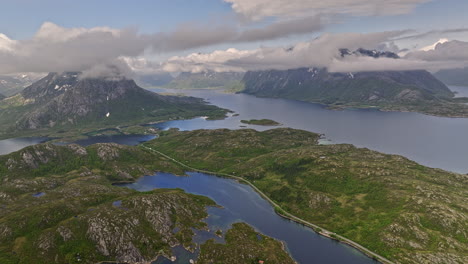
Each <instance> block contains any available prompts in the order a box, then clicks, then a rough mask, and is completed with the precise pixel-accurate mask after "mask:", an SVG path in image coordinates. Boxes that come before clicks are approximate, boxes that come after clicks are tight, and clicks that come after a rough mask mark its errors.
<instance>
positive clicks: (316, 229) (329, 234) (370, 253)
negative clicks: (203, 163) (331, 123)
mask: <svg viewBox="0 0 468 264" xmlns="http://www.w3.org/2000/svg"><path fill="white" fill-rule="evenodd" d="M139 146H140V147H142V148H144V149H148V150H150V151H151V152H153V153H157V154H159V155H161V156H163V157H165V158H167V159H169V160H171V161H173V162H175V163H177V164H179V165H180V166H182V167H185V168H187V169H189V170H191V171H194V172H201V173H206V174H210V175H213V176H215V177H225V178H231V179H235V180H237V181H238V182H240V183H244V184H247V185H249V186H250V187H252V188H253V189H254V191H255V192H257V193H258V194H259V195H260V196H261V197H262V198H264V199H265V200H266V201H267V202H268V203H270V205H272V206H273V209H275V213H276V214H278V215H279V216H281V217H283V218H285V219H288V220H290V221H293V222H296V223H298V224H302V225H304V226H306V227H309V228H311V229H312V230H313V231H314V232H315V233H317V234H319V235H321V236H324V237H327V238H329V239H332V240H335V241H337V242H340V243H343V244H346V245H348V246H350V247H352V248H355V249H357V250H358V251H359V252H361V253H363V254H364V255H366V256H367V257H369V258H371V259H373V260H375V261H377V262H379V263H382V264H395V262H392V261H390V260H388V259H386V258H385V257H383V256H380V255H378V254H377V253H375V252H373V251H371V250H369V249H367V248H366V247H364V246H362V245H360V244H358V243H357V242H354V241H352V240H350V239H348V238H345V237H343V236H341V235H339V234H336V233H335V232H331V231H329V230H327V229H325V228H322V227H320V226H318V225H315V224H313V223H310V222H308V221H306V220H304V219H301V218H299V217H296V216H294V215H293V214H290V213H288V212H287V211H285V210H283V209H282V208H281V206H279V205H278V204H277V203H275V202H274V201H273V200H271V199H270V197H268V196H267V195H266V194H265V193H263V192H262V191H261V190H260V189H258V188H257V187H256V186H255V185H254V184H253V183H251V182H250V181H248V180H246V179H244V178H242V177H239V176H235V175H230V174H226V173H216V172H212V171H207V170H200V169H196V168H192V167H190V166H188V165H186V164H184V163H182V162H180V161H178V160H176V159H174V158H171V157H170V156H168V155H166V154H164V153H162V152H160V151H158V150H154V149H152V148H150V147H147V146H145V145H139ZM276 208H278V209H280V210H281V211H282V212H283V213H284V214H281V213H279V212H278V210H276ZM319 230H320V232H319Z"/></svg>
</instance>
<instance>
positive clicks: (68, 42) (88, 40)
mask: <svg viewBox="0 0 468 264" xmlns="http://www.w3.org/2000/svg"><path fill="white" fill-rule="evenodd" d="M322 28H323V24H322V19H321V17H319V16H314V17H306V18H300V19H293V20H288V21H279V22H275V23H271V24H269V25H268V26H266V27H262V28H246V29H240V28H238V27H237V26H233V25H220V26H210V25H198V24H184V25H180V26H179V27H178V28H177V29H176V30H174V31H172V32H159V33H155V34H139V33H138V31H137V29H135V28H126V29H113V28H108V27H96V28H89V29H88V28H64V27H60V26H58V25H56V24H53V23H50V22H46V23H44V24H43V25H42V26H41V27H40V29H39V30H38V32H37V33H36V34H35V35H34V36H33V37H32V38H31V39H26V40H12V39H10V38H8V37H7V36H5V35H3V34H0V61H1V62H2V63H1V64H0V74H8V73H16V72H51V71H85V70H90V69H91V68H99V67H102V66H106V65H110V64H113V63H114V64H116V65H119V64H120V63H118V61H119V60H121V57H137V56H139V55H141V54H143V53H144V52H145V51H151V52H153V53H163V52H175V51H183V50H189V49H194V48H200V47H206V46H211V45H216V44H223V43H245V42H256V41H264V40H273V39H278V38H284V37H289V36H292V35H298V34H307V33H312V32H317V31H319V30H321V29H322ZM116 62H117V63H116ZM112 71H113V70H112Z"/></svg>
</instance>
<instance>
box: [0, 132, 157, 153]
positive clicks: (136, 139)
mask: <svg viewBox="0 0 468 264" xmlns="http://www.w3.org/2000/svg"><path fill="white" fill-rule="evenodd" d="M154 138H155V136H154V135H112V136H95V137H89V138H86V139H80V140H77V141H75V142H73V143H75V144H79V145H81V146H84V147H86V146H89V145H92V144H96V143H117V144H122V145H129V146H135V145H138V144H140V143H142V142H146V141H148V140H151V139H154ZM49 140H51V138H45V137H29V138H10V139H5V140H0V155H5V154H8V153H11V152H14V151H17V150H20V149H22V148H25V147H27V146H31V145H35V144H39V143H44V142H47V141H49ZM56 144H57V145H65V144H67V143H56Z"/></svg>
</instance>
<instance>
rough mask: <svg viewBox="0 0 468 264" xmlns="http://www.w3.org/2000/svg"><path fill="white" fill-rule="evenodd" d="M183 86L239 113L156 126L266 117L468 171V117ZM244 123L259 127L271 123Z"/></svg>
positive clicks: (204, 125)
mask: <svg viewBox="0 0 468 264" xmlns="http://www.w3.org/2000/svg"><path fill="white" fill-rule="evenodd" d="M467 89H468V88H467ZM157 91H165V92H174V90H157ZM175 92H180V90H175ZM183 92H184V93H186V94H187V95H191V96H196V97H201V98H205V99H206V100H207V101H209V102H210V103H212V104H214V105H217V106H220V107H224V108H228V109H231V110H233V111H235V112H236V113H237V114H239V116H234V117H230V118H228V119H226V120H219V121H207V120H205V119H203V118H196V119H192V120H185V121H183V120H177V121H170V122H165V123H160V124H156V125H155V126H156V127H159V128H162V129H167V128H170V127H177V128H180V129H181V130H194V129H213V128H230V129H240V128H242V127H241V126H242V125H245V124H242V123H240V120H242V119H261V118H268V119H272V120H275V121H277V122H280V123H282V124H284V126H286V127H292V128H297V129H303V130H308V131H312V132H317V133H323V134H325V136H326V137H327V138H328V139H330V140H331V141H332V142H334V143H351V144H354V145H356V146H358V147H367V148H370V149H373V150H377V151H381V152H384V153H390V154H399V155H403V156H405V157H407V158H409V159H412V160H414V161H416V162H418V163H421V164H423V165H426V166H429V167H436V168H442V169H445V170H450V171H456V172H461V173H468V118H443V117H434V116H428V115H424V114H419V113H400V112H381V111H378V110H373V109H348V110H343V111H334V110H327V109H326V108H325V107H324V106H322V105H319V104H312V103H305V102H299V101H294V100H285V99H272V98H257V97H255V96H251V95H246V94H225V93H222V92H220V91H214V90H184V91H183ZM247 127H249V128H255V129H257V130H265V129H269V128H271V127H262V126H250V125H247Z"/></svg>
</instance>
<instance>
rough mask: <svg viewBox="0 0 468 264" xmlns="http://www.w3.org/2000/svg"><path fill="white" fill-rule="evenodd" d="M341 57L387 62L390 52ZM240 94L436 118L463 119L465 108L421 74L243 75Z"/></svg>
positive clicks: (467, 110)
mask: <svg viewBox="0 0 468 264" xmlns="http://www.w3.org/2000/svg"><path fill="white" fill-rule="evenodd" d="M341 53H342V56H350V55H351V54H356V53H357V54H359V56H370V57H375V58H378V57H389V58H393V59H398V56H397V55H396V54H394V53H391V52H376V51H367V50H363V49H360V50H358V51H355V52H350V51H348V50H341ZM242 82H243V85H244V90H243V91H242V92H244V93H248V94H252V95H256V96H261V97H275V98H287V99H294V100H301V101H306V102H316V103H323V104H326V105H329V106H330V107H332V108H344V107H377V108H380V109H382V110H390V111H415V112H423V113H427V114H431V115H440V116H463V117H466V116H468V106H466V105H465V104H460V103H457V102H455V101H453V100H452V97H453V96H454V94H453V92H452V91H450V90H449V89H448V87H447V86H446V85H445V84H443V83H442V82H441V81H439V80H438V79H436V78H435V77H434V76H433V75H432V74H430V73H429V72H427V71H424V70H413V71H380V72H347V73H331V72H328V71H327V70H326V69H317V68H299V69H291V70H269V71H250V72H247V73H246V74H245V76H244V78H243V80H242Z"/></svg>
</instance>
